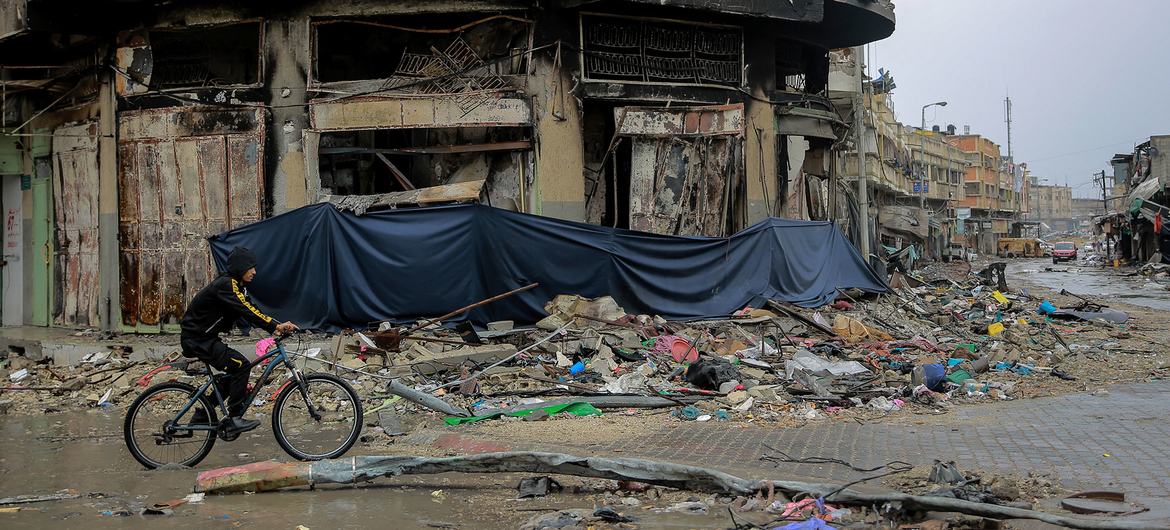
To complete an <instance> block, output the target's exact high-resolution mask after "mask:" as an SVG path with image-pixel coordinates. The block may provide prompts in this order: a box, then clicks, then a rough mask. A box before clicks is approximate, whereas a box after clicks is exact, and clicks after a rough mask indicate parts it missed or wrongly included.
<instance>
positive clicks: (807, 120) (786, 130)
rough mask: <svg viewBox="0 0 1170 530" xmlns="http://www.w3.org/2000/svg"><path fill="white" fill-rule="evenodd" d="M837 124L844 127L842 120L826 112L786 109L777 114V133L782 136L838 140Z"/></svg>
mask: <svg viewBox="0 0 1170 530" xmlns="http://www.w3.org/2000/svg"><path fill="white" fill-rule="evenodd" d="M835 124H841V125H843V123H842V122H841V118H840V117H839V116H837V115H836V113H834V112H829V111H824V110H817V109H802V108H785V109H783V110H780V111H777V113H776V132H777V133H779V134H781V135H792V136H804V137H809V138H824V139H826V140H836V139H837V133H835V132H833V125H835Z"/></svg>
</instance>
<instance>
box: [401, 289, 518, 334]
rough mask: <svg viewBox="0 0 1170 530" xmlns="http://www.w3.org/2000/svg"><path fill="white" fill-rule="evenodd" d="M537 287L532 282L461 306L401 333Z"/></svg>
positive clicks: (406, 332) (411, 331) (415, 329)
mask: <svg viewBox="0 0 1170 530" xmlns="http://www.w3.org/2000/svg"><path fill="white" fill-rule="evenodd" d="M539 285H540V283H538V282H532V283H530V284H528V285H525V286H524V287H521V288H519V289H512V290H511V291H508V292H506V293H504V294H497V295H495V296H493V297H491V298H488V299H487V300H480V301H479V302H476V303H474V304H470V305H466V306H463V307H461V308H459V309H456V310H454V311H452V312H450V313H447V314H445V315H443V316H441V317H436V318H432V319H430V320H428V321H426V322H422V323H420V324H415V325H414V326H412V327H411V328H410V329H407V330H406V331H404V332H402V333H403V334H408V333H413V332H415V331H418V330H420V329H423V328H425V327H427V326H429V325H431V324H434V323H435V322H439V321H442V320H446V319H448V318H451V317H453V316H455V315H458V314H459V313H462V312H464V311H471V310H472V309H475V308H477V307H479V306H482V305H486V304H490V303H492V302H495V301H496V300H502V299H504V298H507V297H509V296H512V295H514V294H516V293H522V292H524V291H527V290H529V289H534V288H536V287H537V286H539Z"/></svg>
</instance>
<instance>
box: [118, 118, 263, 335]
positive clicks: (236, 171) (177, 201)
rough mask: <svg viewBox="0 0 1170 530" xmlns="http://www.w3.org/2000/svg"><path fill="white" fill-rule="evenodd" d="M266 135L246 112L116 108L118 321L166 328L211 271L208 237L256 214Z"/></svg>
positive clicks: (138, 327) (130, 326)
mask: <svg viewBox="0 0 1170 530" xmlns="http://www.w3.org/2000/svg"><path fill="white" fill-rule="evenodd" d="M263 138H264V119H263V115H262V114H261V113H260V112H259V111H253V110H239V111H238V110H223V109H210V108H203V107H185V108H172V109H156V110H148V111H134V112H126V113H123V114H122V115H121V116H119V136H118V160H119V163H120V166H121V167H120V168H119V186H120V191H119V196H120V198H121V200H120V212H119V218H120V223H119V235H120V237H119V239H120V245H121V249H120V254H121V301H122V324H123V328H125V329H134V330H139V331H152V330H158V329H171V330H173V329H174V328H175V327H176V326H177V325H178V323H179V321H180V320H181V319H182V316H183V311H184V310H185V309H186V307H187V302H188V301H189V300H190V299H191V297H192V296H194V295H195V293H196V292H198V291H199V289H201V288H203V286H204V285H206V284H207V283H208V282H209V281H210V280H211V278H212V277H213V275H214V270H213V267H212V263H211V255H210V253H209V251H208V245H207V242H206V240H205V238H206V237H207V236H209V235H212V234H216V233H219V232H222V231H224V230H226V229H228V228H233V227H238V226H241V225H244V224H248V223H251V222H254V221H257V220H259V219H260V218H261V216H262V213H263V207H262V205H263V202H264V176H263V169H262V168H263Z"/></svg>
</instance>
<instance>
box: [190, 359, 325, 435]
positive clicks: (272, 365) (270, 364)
mask: <svg viewBox="0 0 1170 530" xmlns="http://www.w3.org/2000/svg"><path fill="white" fill-rule="evenodd" d="M266 362H267V364H266V365H265V366H264V371H263V372H261V373H260V380H259V381H257V383H256V385H255V386H254V387H252V392H250V393H249V394H248V395H247V397H246V398H245V399H246V401H245V402H244V411H247V410H248V409H249V408H251V406H252V402H253V401H255V399H256V396H258V395H259V394H260V389H262V388H264V387H265V386H267V385H268V377H269V376H270V375H272V372H273V371H275V370H276V367H277V366H278V365H282V366H284V367H285V368H287V369H288V371H289V374H290V377H289V380H288V381H287V382H286V383H285V384H286V385H287V384H288V383H291V382H295V383H296V384H297V385H298V386H299V387H300V391H301V397H303V398H304V399H305V404H306V405H308V407H309V414H310V415H311V416H312V417H313V419H318V420H319V419H320V417H319V414H318V412H317V408H316V407H314V406H313V404H312V402H311V401H310V399H309V393H308V392H307V391H306V390H305V385H304V384H303V381H304V379H303V378H302V377H301V371H300V370H297V368H296V366H295V365H293V363H292V360H291V359H289V354H288V352H287V351H285V349H284V344H283V343H282V342H281V339H279V338H277V339H276V349H274V350H272V351H270V352H268V353H265V354H264V355H261V356H260V357H257V358H256V360H254V361H252V362H250V363H248V371H249V373H250V372H251V371H252V369H253V368H255V367H256V366H258V365H260V364H264V363H266ZM213 383H215V375H214V374H212V375H211V376H210V377H208V378H207V381H206V382H205V383H203V384H202V385H201V386H200V387H199V388H198V389H197V390H196V391H195V394H193V395H192V396H191V399H190V400H189V401H187V404H186V405H185V406H184V407H183V409H182V410H180V411H179V413H178V414H176V415H175V417H174V418H172V419H171V422H172V424H171V428H173V429H175V430H176V431H179V430H182V431H214V430H218V428H219V426H218V425H194V424H180V423H178V419H179V418H182V417H183V416H184V415H185V414H187V411H189V410H191V407H193V406H195V403H196V402H197V401H198V400H199V396H202V395H203V394H204V393H205V392H207V389H208V387H211V390H212V393H213V394H214V395H215V401H216V404H218V405H219V409H220V411H221V412H222V413H223V417H225V418H226V417H228V416H230V413H229V412H228V409H227V402H226V401H225V400H224V397H223V395H222V394H221V393H220V391H219V387H217V386H216V385H215V384H213ZM281 388H282V389H283V388H284V387H283V386H282V387H281Z"/></svg>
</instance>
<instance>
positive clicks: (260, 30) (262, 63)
mask: <svg viewBox="0 0 1170 530" xmlns="http://www.w3.org/2000/svg"><path fill="white" fill-rule="evenodd" d="M264 21H265V19H264V18H261V17H256V18H246V19H240V20H233V21H231V22H216V23H211V24H190V25H186V26H179V27H155V28H146V29H145V31H146V34H147V38H148V39H149V36H150V34H152V33H184V32H188V31H192V30H208V29H215V28H224V27H229V26H243V25H249V24H255V25H256V26H257V31H256V38H257V40H256V82H255V83H230V84H225V85H182V86H169V87H156V86H151V87H150V90H151V91H153V92H159V93H176V92H192V91H198V90H211V89H214V90H222V89H245V88H261V87H263V86H264V85H265V84H266V83H267V80H266V79H265V77H264V72H265V71H266V69H267V68H266V60H267V54H266V53H264V37H265V28H264ZM150 42H151V53H152V54H153V48H154V44H153V41H150ZM153 63H154V64H157V57H155V59H154V61H153ZM154 64H152V66H151V69H152V70H153V69H154ZM152 85H154V82H153V81H152Z"/></svg>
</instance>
